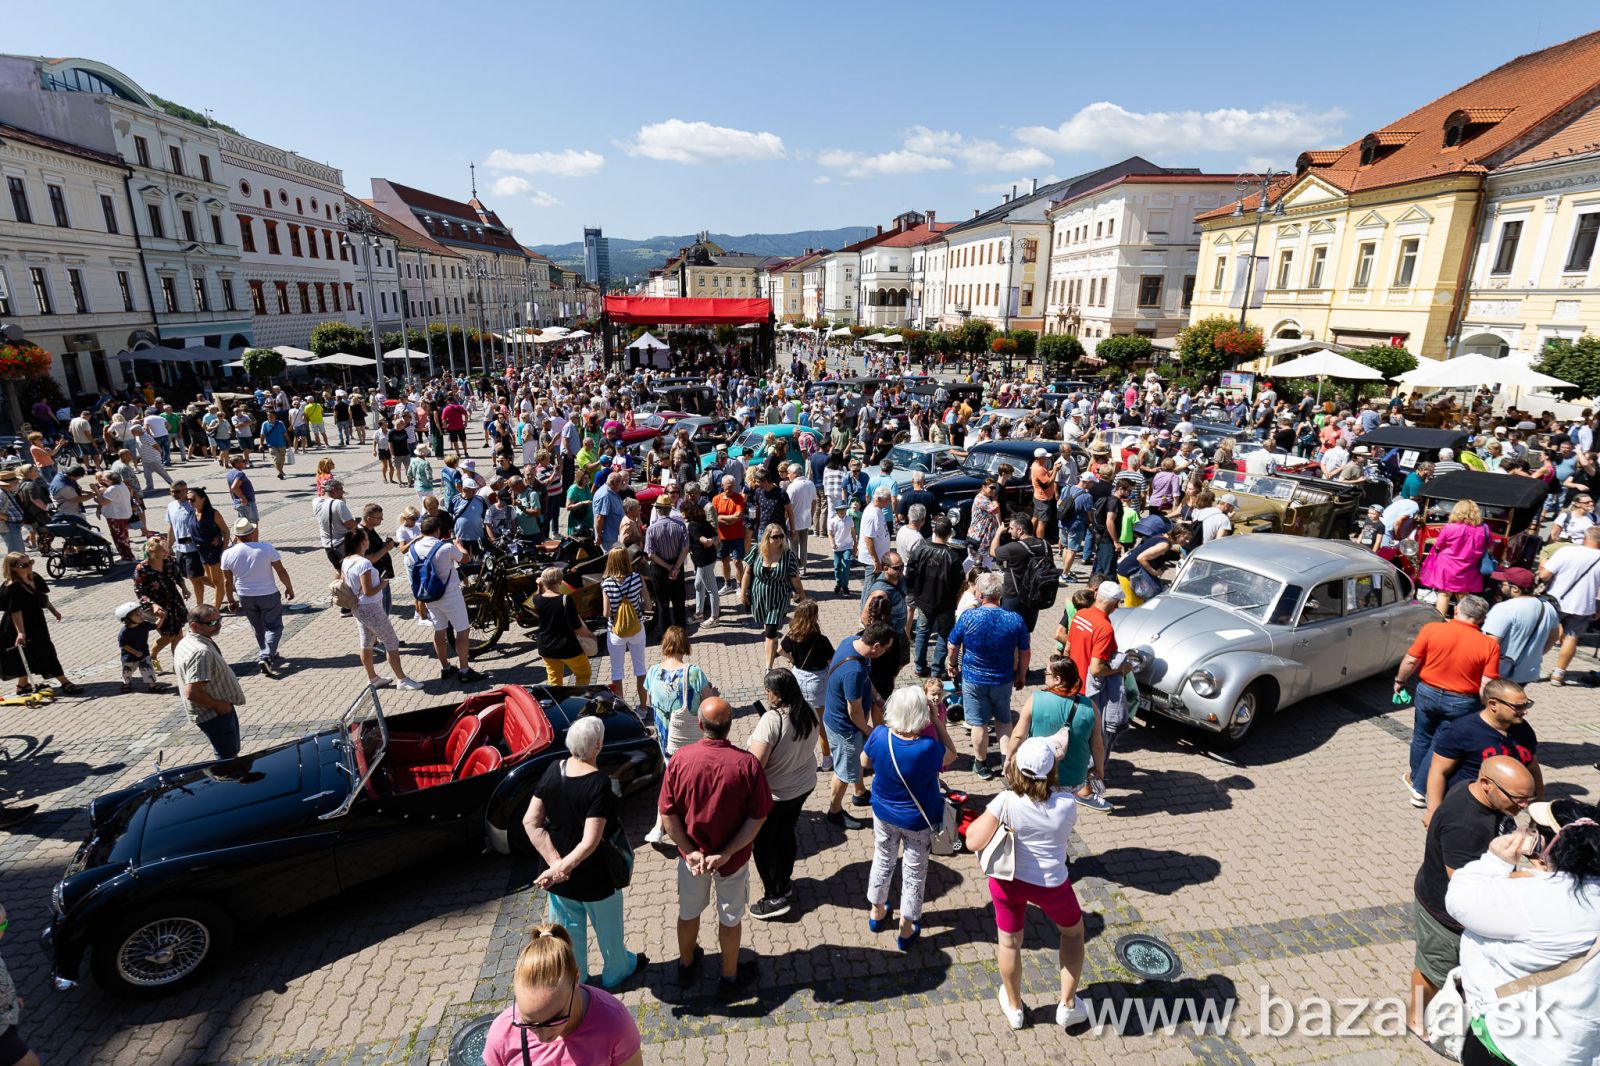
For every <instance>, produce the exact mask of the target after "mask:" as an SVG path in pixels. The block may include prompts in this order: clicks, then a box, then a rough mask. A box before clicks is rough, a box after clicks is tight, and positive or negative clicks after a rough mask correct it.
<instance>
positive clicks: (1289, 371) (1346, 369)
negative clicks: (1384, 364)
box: [1266, 348, 1383, 381]
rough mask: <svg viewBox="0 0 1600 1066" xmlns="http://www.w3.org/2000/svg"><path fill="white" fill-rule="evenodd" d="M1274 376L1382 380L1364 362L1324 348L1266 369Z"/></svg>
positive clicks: (1376, 372)
mask: <svg viewBox="0 0 1600 1066" xmlns="http://www.w3.org/2000/svg"><path fill="white" fill-rule="evenodd" d="M1266 372H1267V374H1269V375H1270V376H1272V377H1275V378H1339V379H1340V380H1343V381H1382V380H1383V375H1382V374H1380V373H1379V372H1378V371H1376V370H1374V369H1372V368H1371V367H1370V366H1367V365H1366V364H1364V363H1358V362H1356V361H1355V360H1354V359H1346V358H1345V357H1344V356H1342V355H1340V354H1339V353H1337V352H1332V351H1329V350H1328V349H1326V348H1323V349H1321V350H1320V351H1314V352H1308V353H1306V354H1305V355H1302V356H1301V357H1300V358H1298V359H1291V360H1289V361H1288V362H1287V363H1279V364H1278V365H1277V366H1274V367H1271V368H1269V369H1268V370H1267V371H1266Z"/></svg>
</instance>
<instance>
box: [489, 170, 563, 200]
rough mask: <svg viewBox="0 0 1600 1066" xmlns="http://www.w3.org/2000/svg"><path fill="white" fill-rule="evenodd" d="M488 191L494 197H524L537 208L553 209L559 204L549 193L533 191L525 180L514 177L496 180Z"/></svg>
mask: <svg viewBox="0 0 1600 1066" xmlns="http://www.w3.org/2000/svg"><path fill="white" fill-rule="evenodd" d="M489 191H490V192H491V193H493V194H494V195H495V196H506V197H510V196H526V197H527V198H528V199H529V200H531V201H532V202H533V203H534V205H535V206H537V207H554V206H555V205H556V204H559V203H560V202H561V201H560V200H557V199H556V198H555V197H554V196H551V195H550V194H549V193H547V192H542V191H540V190H538V189H535V188H534V187H533V183H532V182H530V181H528V179H527V178H519V177H516V176H515V175H512V176H510V177H504V178H496V179H495V180H494V184H493V185H491V186H489Z"/></svg>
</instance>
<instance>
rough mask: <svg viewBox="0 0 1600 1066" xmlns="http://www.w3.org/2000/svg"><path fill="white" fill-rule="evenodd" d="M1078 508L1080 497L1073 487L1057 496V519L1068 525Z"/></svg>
mask: <svg viewBox="0 0 1600 1066" xmlns="http://www.w3.org/2000/svg"><path fill="white" fill-rule="evenodd" d="M1077 509H1078V498H1077V496H1076V495H1074V490H1073V489H1067V490H1066V491H1065V492H1062V493H1060V494H1059V495H1058V496H1057V498H1056V521H1057V522H1059V523H1061V524H1062V525H1067V524H1068V523H1070V522H1071V521H1072V515H1073V513H1074V512H1075V511H1077Z"/></svg>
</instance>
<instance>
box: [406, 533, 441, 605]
mask: <svg viewBox="0 0 1600 1066" xmlns="http://www.w3.org/2000/svg"><path fill="white" fill-rule="evenodd" d="M444 545H445V542H444V541H442V540H441V541H439V542H437V543H436V544H434V546H433V547H432V548H430V549H428V554H427V556H426V557H422V558H419V557H418V555H417V549H415V548H412V549H411V550H410V551H409V552H407V553H406V555H407V556H408V557H409V558H410V560H411V595H412V597H413V598H415V599H416V601H417V602H418V603H433V602H434V601H435V600H439V599H443V598H444V593H445V590H446V589H447V588H449V587H450V582H449V579H441V578H440V577H439V571H438V570H436V569H434V566H433V557H434V556H435V555H438V554H439V549H440V548H442V547H444Z"/></svg>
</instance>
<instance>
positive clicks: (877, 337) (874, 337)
mask: <svg viewBox="0 0 1600 1066" xmlns="http://www.w3.org/2000/svg"><path fill="white" fill-rule="evenodd" d="M883 339H884V337H883V334H881V333H869V334H867V335H866V336H865V337H862V338H861V343H862V344H876V343H878V342H879V341H881V340H883Z"/></svg>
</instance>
